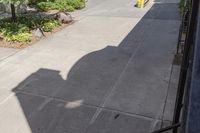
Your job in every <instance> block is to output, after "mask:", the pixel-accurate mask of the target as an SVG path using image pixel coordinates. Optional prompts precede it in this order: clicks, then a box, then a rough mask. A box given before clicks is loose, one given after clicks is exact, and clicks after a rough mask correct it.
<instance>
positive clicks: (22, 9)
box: [17, 4, 27, 14]
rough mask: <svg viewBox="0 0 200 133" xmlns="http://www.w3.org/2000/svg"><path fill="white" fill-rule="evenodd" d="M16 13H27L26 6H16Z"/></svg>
mask: <svg viewBox="0 0 200 133" xmlns="http://www.w3.org/2000/svg"><path fill="white" fill-rule="evenodd" d="M17 13H21V14H24V13H27V5H25V4H21V5H18V6H17Z"/></svg>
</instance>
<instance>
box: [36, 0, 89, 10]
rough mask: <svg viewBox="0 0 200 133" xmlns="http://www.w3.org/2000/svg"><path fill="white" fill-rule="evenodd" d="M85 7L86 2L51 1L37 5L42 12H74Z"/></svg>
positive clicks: (78, 0)
mask: <svg viewBox="0 0 200 133" xmlns="http://www.w3.org/2000/svg"><path fill="white" fill-rule="evenodd" d="M84 5H85V0H50V1H43V2H39V3H37V5H36V6H37V8H39V9H40V10H42V11H48V10H60V11H68V12H71V11H74V10H75V9H82V8H83V7H84Z"/></svg>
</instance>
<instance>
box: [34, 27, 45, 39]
mask: <svg viewBox="0 0 200 133" xmlns="http://www.w3.org/2000/svg"><path fill="white" fill-rule="evenodd" d="M32 34H33V37H36V38H42V37H44V33H43V31H42V30H41V29H40V28H37V29H36V30H34V31H33V33H32Z"/></svg>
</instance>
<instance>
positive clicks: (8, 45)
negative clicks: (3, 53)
mask: <svg viewBox="0 0 200 133" xmlns="http://www.w3.org/2000/svg"><path fill="white" fill-rule="evenodd" d="M74 23H75V21H73V22H71V23H68V24H62V25H61V26H59V27H58V28H56V29H54V30H53V31H52V32H44V35H45V37H43V38H47V37H48V36H50V35H52V34H54V33H56V32H58V31H61V30H62V29H64V28H65V27H67V26H69V25H72V24H74ZM43 38H41V39H43ZM41 39H38V38H35V37H32V40H31V41H30V42H8V41H6V40H5V39H3V36H1V35H0V47H5V48H15V49H23V48H26V47H28V46H31V45H33V44H35V43H36V42H38V41H39V40H41Z"/></svg>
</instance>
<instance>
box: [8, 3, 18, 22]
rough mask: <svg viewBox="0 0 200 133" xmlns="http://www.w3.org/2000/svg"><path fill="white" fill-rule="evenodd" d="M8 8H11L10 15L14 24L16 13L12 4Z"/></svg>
mask: <svg viewBox="0 0 200 133" xmlns="http://www.w3.org/2000/svg"><path fill="white" fill-rule="evenodd" d="M10 8H11V13H12V20H13V21H14V22H16V20H17V17H16V13H15V5H14V4H10Z"/></svg>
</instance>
